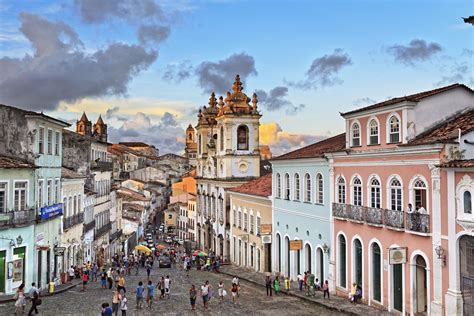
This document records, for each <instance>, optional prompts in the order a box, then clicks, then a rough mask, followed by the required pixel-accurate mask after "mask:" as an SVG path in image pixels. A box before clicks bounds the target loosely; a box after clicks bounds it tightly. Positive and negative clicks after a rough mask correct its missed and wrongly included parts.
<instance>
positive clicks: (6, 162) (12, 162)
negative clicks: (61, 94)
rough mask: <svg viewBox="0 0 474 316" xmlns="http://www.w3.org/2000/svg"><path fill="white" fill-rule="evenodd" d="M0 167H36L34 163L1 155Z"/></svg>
mask: <svg viewBox="0 0 474 316" xmlns="http://www.w3.org/2000/svg"><path fill="white" fill-rule="evenodd" d="M0 168H2V169H35V168H37V167H35V165H34V164H31V163H29V162H26V161H23V160H20V159H17V158H10V157H6V156H0Z"/></svg>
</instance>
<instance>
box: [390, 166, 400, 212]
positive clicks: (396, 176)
mask: <svg viewBox="0 0 474 316" xmlns="http://www.w3.org/2000/svg"><path fill="white" fill-rule="evenodd" d="M395 179H396V180H398V182H400V187H399V188H400V190H401V191H400V192H401V196H400V210H401V211H403V205H404V204H403V199H404V192H403V181H402V179H401V177H400V176H399V175H391V176H389V177H388V180H387V209H389V210H393V209H392V189H393V188H398V187H394V186H392V181H393V180H395Z"/></svg>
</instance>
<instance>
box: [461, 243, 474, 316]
mask: <svg viewBox="0 0 474 316" xmlns="http://www.w3.org/2000/svg"><path fill="white" fill-rule="evenodd" d="M459 251H460V253H461V290H462V296H463V311H464V315H474V237H471V236H463V237H461V239H460V241H459Z"/></svg>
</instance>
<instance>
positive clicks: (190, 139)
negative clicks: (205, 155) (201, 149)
mask: <svg viewBox="0 0 474 316" xmlns="http://www.w3.org/2000/svg"><path fill="white" fill-rule="evenodd" d="M184 157H186V158H187V159H188V160H189V164H190V165H191V166H193V167H196V157H197V143H196V139H195V130H194V128H193V126H192V125H191V124H189V126H188V128H187V129H186V147H185V148H184Z"/></svg>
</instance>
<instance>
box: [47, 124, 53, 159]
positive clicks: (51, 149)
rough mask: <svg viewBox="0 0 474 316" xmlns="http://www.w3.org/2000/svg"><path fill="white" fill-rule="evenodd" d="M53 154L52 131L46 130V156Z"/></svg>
mask: <svg viewBox="0 0 474 316" xmlns="http://www.w3.org/2000/svg"><path fill="white" fill-rule="evenodd" d="M52 154H53V130H51V129H48V155H52Z"/></svg>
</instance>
